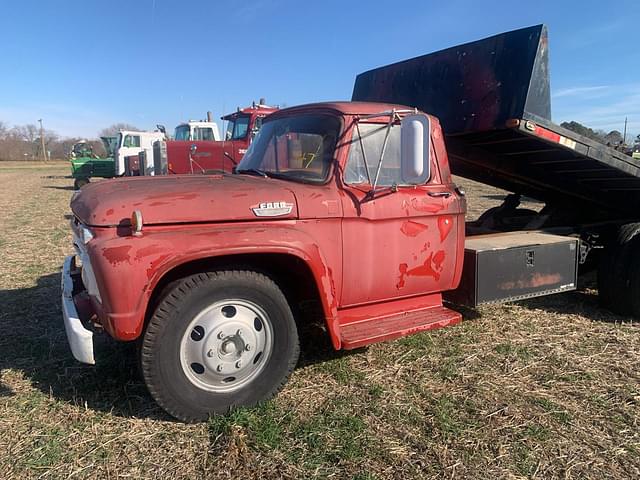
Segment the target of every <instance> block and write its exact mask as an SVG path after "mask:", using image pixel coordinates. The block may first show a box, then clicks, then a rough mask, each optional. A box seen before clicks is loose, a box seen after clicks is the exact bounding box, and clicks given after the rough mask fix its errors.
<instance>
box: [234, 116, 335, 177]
mask: <svg viewBox="0 0 640 480" xmlns="http://www.w3.org/2000/svg"><path fill="white" fill-rule="evenodd" d="M339 131H340V121H339V120H338V119H337V118H336V117H334V116H331V115H318V114H306V115H296V116H295V117H293V116H292V117H285V118H279V119H277V120H273V121H270V122H265V123H264V124H263V126H262V128H261V130H260V132H259V133H258V135H257V136H256V138H255V139H254V141H253V143H252V144H251V146H250V147H249V149H248V150H247V153H246V154H245V156H244V158H243V159H242V161H241V162H240V164H239V165H238V168H237V171H238V173H242V171H243V170H245V171H247V170H248V171H253V172H255V171H258V172H261V173H264V174H265V175H268V176H273V177H278V178H286V179H290V180H295V181H302V182H313V183H321V182H324V181H325V180H326V178H327V176H328V174H329V167H330V165H331V162H332V161H333V153H334V150H335V146H336V139H337V138H338V133H339Z"/></svg>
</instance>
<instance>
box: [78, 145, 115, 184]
mask: <svg viewBox="0 0 640 480" xmlns="http://www.w3.org/2000/svg"><path fill="white" fill-rule="evenodd" d="M100 140H102V143H103V144H104V149H105V152H106V153H107V156H106V157H105V158H100V157H98V156H97V155H96V154H95V153H94V152H93V147H92V146H91V144H90V143H89V142H87V141H86V140H85V141H82V142H77V143H75V144H74V145H73V147H72V148H71V154H70V162H71V176H72V177H73V178H74V181H73V186H74V188H75V189H76V190H78V189H79V188H81V187H82V186H83V185H86V184H87V183H89V180H90V179H91V178H92V177H102V178H111V177H113V176H114V174H115V161H114V159H113V152H114V150H115V146H116V142H117V137H100Z"/></svg>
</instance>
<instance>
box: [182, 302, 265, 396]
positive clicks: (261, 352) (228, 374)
mask: <svg viewBox="0 0 640 480" xmlns="http://www.w3.org/2000/svg"><path fill="white" fill-rule="evenodd" d="M272 349H273V328H272V326H271V322H270V320H269V317H268V316H267V314H266V313H265V311H264V310H263V309H262V308H260V307H259V306H258V305H256V304H255V303H253V302H249V301H247V300H237V299H232V300H222V301H219V302H216V303H214V304H212V305H209V306H208V307H206V308H205V309H203V310H202V311H201V312H200V313H198V315H196V316H195V318H194V319H193V320H192V321H191V322H190V323H189V325H188V327H187V329H186V330H185V333H184V335H183V336H182V340H181V342H180V364H181V366H182V371H183V372H184V373H185V375H186V377H187V378H188V379H189V381H190V382H191V383H192V384H193V385H195V386H196V387H198V388H201V389H203V390H207V391H211V392H232V391H235V390H238V389H240V388H242V387H243V386H245V385H246V384H248V383H249V382H251V381H252V380H253V379H254V378H256V377H257V376H258V375H259V374H260V372H261V371H262V370H263V369H264V367H265V365H266V364H267V362H268V360H269V357H270V356H271V351H272Z"/></svg>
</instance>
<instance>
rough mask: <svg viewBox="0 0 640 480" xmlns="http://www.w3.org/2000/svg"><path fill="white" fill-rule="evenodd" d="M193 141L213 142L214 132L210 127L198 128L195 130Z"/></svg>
mask: <svg viewBox="0 0 640 480" xmlns="http://www.w3.org/2000/svg"><path fill="white" fill-rule="evenodd" d="M193 140H213V130H212V129H211V128H210V127H196V128H194V129H193Z"/></svg>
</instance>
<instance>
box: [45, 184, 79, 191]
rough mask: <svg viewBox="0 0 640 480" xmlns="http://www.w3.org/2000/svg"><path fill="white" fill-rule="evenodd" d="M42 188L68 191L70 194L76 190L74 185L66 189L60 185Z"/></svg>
mask: <svg viewBox="0 0 640 480" xmlns="http://www.w3.org/2000/svg"><path fill="white" fill-rule="evenodd" d="M42 188H50V189H52V190H67V191H69V192H73V191H74V190H75V187H74V186H73V185H69V186H64V187H60V186H58V185H45V186H44V187H42Z"/></svg>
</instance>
